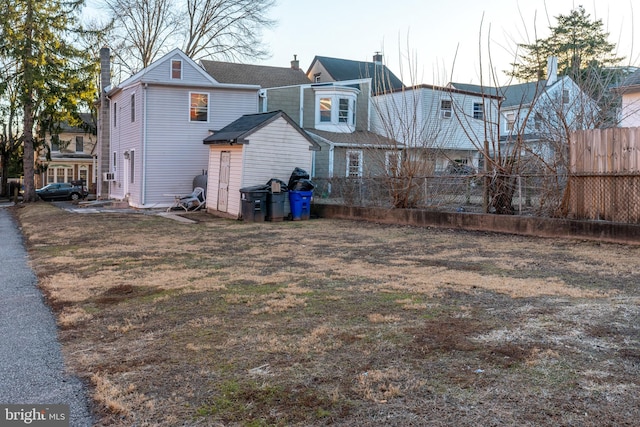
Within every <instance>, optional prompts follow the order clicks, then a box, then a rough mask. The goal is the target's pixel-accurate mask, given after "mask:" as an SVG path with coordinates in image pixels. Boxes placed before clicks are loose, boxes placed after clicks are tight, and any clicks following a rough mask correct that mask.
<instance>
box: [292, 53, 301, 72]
mask: <svg viewBox="0 0 640 427" xmlns="http://www.w3.org/2000/svg"><path fill="white" fill-rule="evenodd" d="M291 69H292V70H299V69H300V61H298V55H293V61H291Z"/></svg>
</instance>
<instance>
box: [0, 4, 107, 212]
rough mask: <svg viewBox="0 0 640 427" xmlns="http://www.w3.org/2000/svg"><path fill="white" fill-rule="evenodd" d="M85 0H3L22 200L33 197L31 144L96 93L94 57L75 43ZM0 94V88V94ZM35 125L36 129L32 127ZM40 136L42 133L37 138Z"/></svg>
mask: <svg viewBox="0 0 640 427" xmlns="http://www.w3.org/2000/svg"><path fill="white" fill-rule="evenodd" d="M83 4H84V0H66V1H65V0H12V1H5V2H3V4H2V10H1V12H0V13H1V16H0V58H2V60H3V62H6V63H11V64H13V65H14V67H13V69H12V73H10V74H9V75H7V76H6V78H7V79H8V84H12V85H13V87H14V88H15V89H16V93H17V104H18V106H19V108H20V110H21V113H22V114H21V116H22V126H21V132H22V135H21V140H22V146H23V173H24V201H26V202H30V201H35V200H36V199H37V197H36V194H35V187H34V173H35V170H36V169H35V149H36V148H37V146H38V144H40V143H42V137H43V136H44V134H45V133H46V132H50V133H55V132H56V129H57V128H58V129H59V125H60V123H61V122H63V121H66V122H68V123H69V124H71V125H76V124H79V123H80V120H79V115H78V113H79V112H80V111H81V110H84V111H87V109H88V108H90V107H91V105H92V100H93V99H94V98H95V96H96V89H95V80H94V78H93V75H94V73H96V72H97V66H98V61H97V59H95V58H91V57H90V55H88V51H87V50H82V49H79V48H77V47H76V46H75V44H76V43H77V42H78V41H79V39H80V38H81V37H82V29H81V28H79V27H78V26H77V23H78V22H79V21H80V19H79V13H80V11H81V8H82V6H83ZM0 95H1V94H0ZM36 129H37V130H39V131H40V133H39V134H37V133H36ZM38 136H40V137H41V138H40V139H38Z"/></svg>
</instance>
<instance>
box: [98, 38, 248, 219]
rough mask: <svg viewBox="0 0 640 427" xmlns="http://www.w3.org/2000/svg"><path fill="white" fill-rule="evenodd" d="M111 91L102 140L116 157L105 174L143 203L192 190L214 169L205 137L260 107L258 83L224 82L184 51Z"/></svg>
mask: <svg viewBox="0 0 640 427" xmlns="http://www.w3.org/2000/svg"><path fill="white" fill-rule="evenodd" d="M107 89H108V90H107V91H106V96H107V99H108V101H109V112H110V113H109V117H108V123H103V124H102V125H103V126H108V127H109V129H108V130H109V132H108V138H103V139H102V140H101V141H100V142H101V143H102V144H105V143H106V144H108V145H109V146H108V153H109V158H108V167H107V168H106V169H107V171H106V172H103V174H102V175H101V176H100V178H101V179H102V180H104V181H106V182H107V183H108V197H109V198H112V199H118V200H127V201H128V202H129V204H130V205H131V206H133V207H137V208H150V207H166V206H170V205H171V204H172V203H173V201H174V198H173V196H172V194H188V193H190V192H191V190H192V183H193V179H194V177H196V176H198V175H201V174H203V173H206V171H207V168H208V158H209V156H208V154H209V153H208V149H207V147H205V146H204V145H203V144H202V141H203V139H204V138H206V137H207V136H208V135H209V134H210V133H211V132H212V131H215V130H218V129H221V128H223V127H224V126H226V125H227V124H229V123H231V122H232V121H234V120H236V119H237V118H239V117H240V116H242V115H244V114H250V113H256V112H257V111H258V94H259V86H256V85H247V84H224V83H219V82H218V81H216V80H215V79H214V78H212V77H211V76H210V75H209V74H207V73H206V72H205V71H204V69H203V68H202V67H200V66H199V65H198V64H196V63H195V62H194V61H192V60H191V59H190V58H189V57H187V56H186V55H185V54H184V53H183V52H182V51H180V50H179V49H175V50H173V51H172V52H170V53H168V54H167V55H165V56H164V57H163V58H161V59H159V60H158V61H156V62H154V63H153V64H151V65H150V66H149V67H147V68H145V69H143V70H142V71H140V72H138V73H137V74H135V75H133V76H132V77H130V78H129V79H127V80H125V81H124V82H122V83H121V84H119V85H118V86H116V87H109V88H107ZM103 90H104V89H103ZM100 117H104V116H103V115H100ZM101 151H102V147H101V148H100V150H99V152H101ZM105 166H106V165H105ZM102 169H103V171H104V169H105V167H103V168H102Z"/></svg>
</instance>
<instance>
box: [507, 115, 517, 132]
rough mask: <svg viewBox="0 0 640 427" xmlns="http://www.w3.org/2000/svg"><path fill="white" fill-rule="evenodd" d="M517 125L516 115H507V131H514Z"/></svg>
mask: <svg viewBox="0 0 640 427" xmlns="http://www.w3.org/2000/svg"><path fill="white" fill-rule="evenodd" d="M515 124H516V113H507V130H513V127H514V126H515Z"/></svg>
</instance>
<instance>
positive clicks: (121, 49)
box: [104, 0, 275, 73]
mask: <svg viewBox="0 0 640 427" xmlns="http://www.w3.org/2000/svg"><path fill="white" fill-rule="evenodd" d="M104 4H105V6H106V8H107V10H108V11H109V12H110V15H111V18H112V19H113V22H114V24H115V25H114V29H113V32H112V34H111V37H110V39H111V40H112V43H111V45H112V46H111V47H112V51H113V53H114V55H115V56H116V59H117V64H116V65H119V66H120V67H123V68H125V69H126V71H128V72H129V73H133V72H135V71H138V70H140V69H142V68H144V67H146V66H148V65H149V64H151V63H152V62H153V61H154V60H155V59H156V58H157V57H158V55H161V54H163V53H166V52H167V51H168V50H170V49H172V48H175V47H181V48H182V50H183V51H184V52H185V53H186V54H187V55H188V56H190V57H191V58H193V59H200V58H202V57H205V56H212V57H220V58H224V59H237V58H252V59H255V58H263V57H266V56H267V54H268V52H267V50H266V49H265V48H264V46H263V44H262V42H261V40H260V35H261V30H262V29H264V28H269V27H271V26H273V25H274V21H273V20H271V19H269V18H268V12H269V10H270V9H271V8H272V7H273V5H274V4H275V0H186V1H184V2H175V1H173V0H104ZM116 40H121V42H116Z"/></svg>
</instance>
